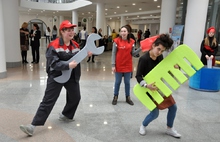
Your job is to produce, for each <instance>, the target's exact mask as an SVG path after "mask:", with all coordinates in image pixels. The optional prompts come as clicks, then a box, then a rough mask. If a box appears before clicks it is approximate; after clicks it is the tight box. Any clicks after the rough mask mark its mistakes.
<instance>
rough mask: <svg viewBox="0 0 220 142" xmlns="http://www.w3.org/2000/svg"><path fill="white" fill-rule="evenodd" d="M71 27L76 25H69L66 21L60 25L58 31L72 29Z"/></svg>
mask: <svg viewBox="0 0 220 142" xmlns="http://www.w3.org/2000/svg"><path fill="white" fill-rule="evenodd" d="M72 27H76V25H73V24H71V23H70V21H68V20H64V21H63V22H62V23H61V24H60V30H62V29H63V28H72Z"/></svg>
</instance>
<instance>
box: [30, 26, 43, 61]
mask: <svg viewBox="0 0 220 142" xmlns="http://www.w3.org/2000/svg"><path fill="white" fill-rule="evenodd" d="M30 38H31V51H32V57H33V61H32V62H31V63H36V64H38V63H39V60H40V38H41V31H40V30H39V26H38V24H36V23H34V24H33V29H32V30H31V32H30Z"/></svg>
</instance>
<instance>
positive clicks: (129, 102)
mask: <svg viewBox="0 0 220 142" xmlns="http://www.w3.org/2000/svg"><path fill="white" fill-rule="evenodd" d="M126 102H127V103H128V104H129V105H132V106H133V105H134V103H133V102H132V100H131V98H130V96H128V97H126Z"/></svg>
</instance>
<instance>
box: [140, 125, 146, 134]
mask: <svg viewBox="0 0 220 142" xmlns="http://www.w3.org/2000/svg"><path fill="white" fill-rule="evenodd" d="M139 134H140V135H142V136H144V135H146V129H145V126H143V125H141V127H140V130H139Z"/></svg>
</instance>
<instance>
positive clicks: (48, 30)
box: [46, 27, 51, 44]
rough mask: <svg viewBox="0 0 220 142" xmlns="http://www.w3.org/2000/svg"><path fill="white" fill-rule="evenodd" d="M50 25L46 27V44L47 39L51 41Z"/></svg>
mask: <svg viewBox="0 0 220 142" xmlns="http://www.w3.org/2000/svg"><path fill="white" fill-rule="evenodd" d="M50 32H51V31H50V27H47V29H46V44H47V40H48V41H49V43H50Z"/></svg>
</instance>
